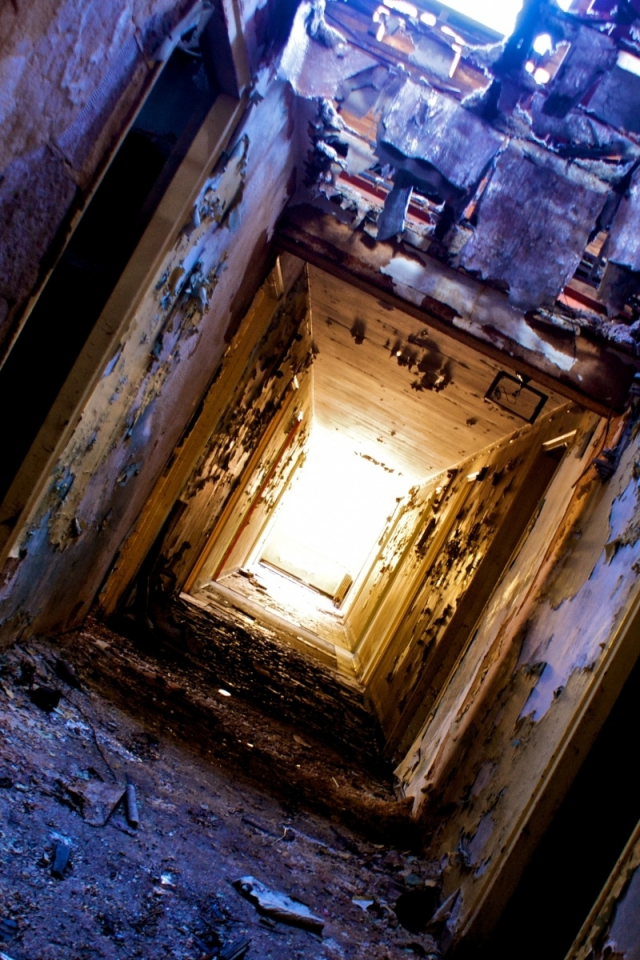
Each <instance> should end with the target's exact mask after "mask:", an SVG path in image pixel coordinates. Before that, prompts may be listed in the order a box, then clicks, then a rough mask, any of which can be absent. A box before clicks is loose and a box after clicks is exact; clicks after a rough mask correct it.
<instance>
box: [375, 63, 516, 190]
mask: <svg viewBox="0 0 640 960" xmlns="http://www.w3.org/2000/svg"><path fill="white" fill-rule="evenodd" d="M378 140H379V142H381V143H383V144H384V145H385V146H388V147H392V148H393V149H394V150H397V151H398V152H399V153H401V154H403V155H404V156H405V157H407V158H410V159H414V160H421V161H423V162H424V163H428V164H431V166H433V167H435V169H436V170H437V171H438V173H440V174H441V175H442V176H443V177H444V178H445V179H446V180H448V181H449V183H451V184H452V185H453V186H454V187H456V188H457V189H459V190H469V189H471V188H472V187H473V186H474V185H475V184H476V183H478V181H479V180H480V179H481V177H482V175H483V173H484V172H485V170H486V168H487V167H488V165H489V164H490V163H491V161H492V160H493V158H494V157H495V155H496V154H497V152H498V150H499V149H500V147H501V146H502V143H503V138H502V136H501V135H500V134H499V133H497V132H496V131H495V130H493V129H492V128H491V127H490V126H488V124H486V123H485V122H484V121H483V120H481V119H480V118H479V117H477V116H475V114H473V113H470V112H469V111H468V110H465V108H464V107H461V106H460V104H459V103H458V102H457V101H456V100H454V99H453V98H452V97H448V96H446V95H445V94H442V93H439V92H438V91H437V90H434V89H433V88H430V87H423V86H420V85H419V84H417V83H414V82H413V81H412V80H407V81H406V83H405V84H404V85H403V86H402V87H401V88H400V90H399V91H398V93H397V95H396V96H395V98H394V99H393V100H392V101H391V103H390V104H389V106H388V108H387V109H386V111H385V113H384V115H383V117H382V120H381V122H380V128H379V130H378Z"/></svg>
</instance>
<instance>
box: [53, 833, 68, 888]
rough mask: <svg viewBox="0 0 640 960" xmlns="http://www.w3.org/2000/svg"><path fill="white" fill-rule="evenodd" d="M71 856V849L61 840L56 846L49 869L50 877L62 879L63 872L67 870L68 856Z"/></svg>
mask: <svg viewBox="0 0 640 960" xmlns="http://www.w3.org/2000/svg"><path fill="white" fill-rule="evenodd" d="M70 854H71V847H70V846H69V844H68V843H66V841H64V840H61V841H60V842H59V843H57V844H56V847H55V853H54V857H53V866H52V867H51V876H52V877H57V879H58V880H62V879H63V878H64V871H65V870H66V869H67V866H68V864H69V855H70Z"/></svg>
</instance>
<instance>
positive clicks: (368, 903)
mask: <svg viewBox="0 0 640 960" xmlns="http://www.w3.org/2000/svg"><path fill="white" fill-rule="evenodd" d="M351 903H355V905H356V907H360V909H361V910H365V911H366V910H368V909H369V907H372V906H373V905H374V903H375V900H358V899H357V898H356V897H353V899H352V900H351Z"/></svg>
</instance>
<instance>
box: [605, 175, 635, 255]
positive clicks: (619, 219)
mask: <svg viewBox="0 0 640 960" xmlns="http://www.w3.org/2000/svg"><path fill="white" fill-rule="evenodd" d="M605 254H606V256H607V258H608V259H609V260H610V261H612V262H613V263H617V264H619V265H620V266H623V267H628V268H629V269H630V270H633V271H636V272H640V174H639V173H637V172H636V174H635V176H634V178H633V180H632V183H631V188H630V190H629V192H628V193H627V195H626V196H624V197H623V198H622V201H621V203H620V206H619V207H618V211H617V213H616V215H615V217H614V218H613V223H612V224H611V229H610V231H609V240H608V242H607V247H606V250H605Z"/></svg>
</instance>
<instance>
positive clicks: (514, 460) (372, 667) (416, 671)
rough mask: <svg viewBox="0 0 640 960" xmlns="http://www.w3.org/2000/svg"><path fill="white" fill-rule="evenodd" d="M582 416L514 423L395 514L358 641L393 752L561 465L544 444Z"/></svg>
mask: <svg viewBox="0 0 640 960" xmlns="http://www.w3.org/2000/svg"><path fill="white" fill-rule="evenodd" d="M583 420H584V414H583V413H582V412H581V411H580V410H576V409H571V408H569V409H566V408H560V409H559V410H557V411H555V412H554V413H553V414H551V415H550V416H546V417H544V418H542V419H541V421H540V422H539V423H537V424H536V425H535V426H534V427H527V428H523V429H522V430H519V431H516V432H515V433H514V434H513V435H512V436H510V437H509V438H507V439H505V440H503V441H500V442H499V443H497V444H494V445H493V446H492V447H489V448H488V449H486V450H483V451H481V452H480V453H479V454H477V455H476V456H473V457H471V458H468V459H467V460H466V461H464V462H463V463H460V464H458V465H457V466H456V467H455V468H453V469H451V470H449V471H447V472H446V473H445V474H443V475H441V476H439V477H436V478H435V479H434V480H433V481H430V483H429V484H428V486H427V487H426V488H425V489H424V490H422V491H420V493H419V494H418V493H417V492H416V496H415V497H414V502H412V503H411V504H410V507H411V508H412V509H411V510H410V511H409V512H408V514H407V516H410V517H411V521H412V522H411V523H410V525H405V524H402V525H401V524H398V528H397V532H396V533H395V534H394V536H393V538H392V540H390V543H389V545H388V548H387V550H385V553H384V561H383V567H382V568H379V571H380V572H381V571H382V570H384V572H385V574H386V578H387V583H386V584H385V583H384V582H380V580H381V578H380V573H379V572H378V571H375V573H377V576H374V577H373V578H372V587H374V589H375V593H377V594H378V597H379V599H377V598H376V596H375V594H374V591H373V590H372V592H371V594H370V595H369V598H368V601H369V603H368V605H369V607H370V608H372V609H370V610H369V611H368V614H369V616H368V623H367V624H366V625H365V628H366V633H365V635H364V637H363V639H362V642H361V644H360V646H359V647H358V656H359V657H360V659H361V661H362V663H363V665H364V671H363V681H364V682H365V683H366V686H367V692H368V694H369V696H370V698H371V700H372V702H373V704H374V705H375V709H376V712H377V714H378V716H379V717H380V720H381V724H382V727H383V730H384V732H385V736H386V740H387V745H388V750H389V751H390V752H393V753H394V754H395V755H396V756H402V755H403V753H404V752H405V751H406V749H407V747H408V746H409V744H410V743H411V740H412V739H413V736H415V733H416V732H417V731H418V729H419V728H420V725H421V724H422V723H423V721H424V718H425V716H426V715H427V714H428V712H429V711H430V709H431V707H432V706H433V704H434V701H435V700H436V698H437V696H438V693H439V691H440V689H441V687H442V685H443V684H444V683H445V682H446V680H447V677H448V675H449V673H450V672H451V671H452V670H453V669H454V667H455V664H456V661H457V659H458V658H459V656H460V655H461V654H462V652H463V650H464V647H465V646H466V643H467V641H468V640H470V639H471V636H472V634H473V630H474V627H475V623H476V620H477V618H478V617H479V615H480V613H481V611H482V608H483V605H484V603H485V602H486V599H488V597H489V595H490V592H491V590H492V588H493V587H495V586H496V584H497V582H498V580H499V578H500V576H501V575H502V572H503V568H504V566H505V565H506V564H507V562H508V561H509V559H510V557H511V555H512V552H513V550H514V549H515V547H516V545H517V542H518V540H519V537H520V534H521V533H523V532H524V531H525V530H526V528H527V526H528V525H529V522H530V520H531V517H532V516H533V515H534V514H535V513H536V510H537V509H538V508H539V497H540V496H542V495H543V493H544V485H545V482H546V479H548V478H549V477H550V476H551V475H552V474H553V472H554V470H555V467H556V462H555V460H554V461H553V462H549V464H548V467H547V466H546V465H545V462H544V461H545V460H546V459H549V456H550V455H548V454H545V452H544V449H543V446H542V445H543V444H544V443H545V442H547V441H549V440H551V439H552V438H554V437H557V436H560V435H563V434H566V433H570V432H571V431H572V430H576V429H577V428H578V427H579V426H580V424H581V423H582V421H583ZM402 520H404V517H403V518H402ZM389 547H390V548H391V550H389ZM365 611H366V607H365ZM350 623H351V624H352V629H354V631H355V627H354V626H353V622H352V621H351V619H350Z"/></svg>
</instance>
